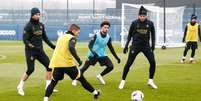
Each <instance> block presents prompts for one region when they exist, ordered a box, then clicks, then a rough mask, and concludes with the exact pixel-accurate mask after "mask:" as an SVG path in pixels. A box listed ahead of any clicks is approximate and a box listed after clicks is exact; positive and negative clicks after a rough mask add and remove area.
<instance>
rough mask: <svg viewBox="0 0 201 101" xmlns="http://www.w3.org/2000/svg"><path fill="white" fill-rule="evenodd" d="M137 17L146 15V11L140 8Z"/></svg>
mask: <svg viewBox="0 0 201 101" xmlns="http://www.w3.org/2000/svg"><path fill="white" fill-rule="evenodd" d="M139 15H147V10H146V9H145V8H144V7H143V6H141V7H140V10H139Z"/></svg>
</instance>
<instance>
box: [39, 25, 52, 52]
mask: <svg viewBox="0 0 201 101" xmlns="http://www.w3.org/2000/svg"><path fill="white" fill-rule="evenodd" d="M42 31H43V34H42V37H43V40H44V41H45V43H47V44H48V46H50V47H51V48H52V49H55V45H54V44H52V42H51V41H50V40H49V39H48V37H47V34H46V31H45V27H44V25H43V30H42Z"/></svg>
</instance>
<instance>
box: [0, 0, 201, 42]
mask: <svg viewBox="0 0 201 101" xmlns="http://www.w3.org/2000/svg"><path fill="white" fill-rule="evenodd" d="M0 2H1V3H0V40H21V39H22V32H23V27H24V26H25V24H26V23H27V22H28V21H29V19H30V9H31V8H32V7H38V8H40V10H41V12H42V17H41V22H43V23H44V24H45V26H46V31H47V34H48V37H49V38H50V39H51V40H56V39H57V37H58V36H59V35H61V34H63V33H64V32H65V31H66V28H67V26H68V25H69V24H71V23H76V24H78V25H80V27H81V33H80V36H79V40H80V41H88V40H89V39H90V38H89V35H90V34H93V33H94V32H96V31H97V30H98V29H99V25H100V23H101V22H102V21H103V20H109V21H110V22H111V24H112V26H111V28H110V35H111V36H112V39H113V40H114V41H120V40H121V36H120V33H121V32H122V30H121V24H122V3H129V4H142V5H144V4H153V5H154V6H157V7H164V4H165V7H167V8H168V7H184V11H182V13H181V12H178V13H181V14H183V15H181V16H182V19H183V20H182V29H181V30H182V31H183V30H184V27H185V24H186V23H188V22H189V20H190V16H191V14H193V13H195V14H196V15H197V16H198V20H200V16H201V1H200V0H0ZM130 9H131V10H132V11H133V8H130ZM137 12H138V11H137V10H136V13H137ZM127 15H133V13H129V14H127ZM127 15H126V16H127ZM172 16H175V15H174V14H173V15H172ZM134 19H135V18H134V17H133V19H132V17H131V18H130V19H129V21H127V22H128V23H125V25H127V26H130V24H131V20H134ZM124 20H125V19H124ZM171 20H174V19H171ZM161 23H164V21H163V22H161ZM166 24H168V21H166ZM181 33H182V32H181Z"/></svg>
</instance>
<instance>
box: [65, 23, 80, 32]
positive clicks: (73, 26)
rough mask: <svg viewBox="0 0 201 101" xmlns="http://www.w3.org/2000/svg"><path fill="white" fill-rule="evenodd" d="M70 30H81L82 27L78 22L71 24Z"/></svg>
mask: <svg viewBox="0 0 201 101" xmlns="http://www.w3.org/2000/svg"><path fill="white" fill-rule="evenodd" d="M68 30H69V31H72V30H80V27H79V26H78V25H76V24H71V25H70V27H69V29H68Z"/></svg>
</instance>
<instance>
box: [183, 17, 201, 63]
mask: <svg viewBox="0 0 201 101" xmlns="http://www.w3.org/2000/svg"><path fill="white" fill-rule="evenodd" d="M196 19H197V16H195V15H194V14H192V15H191V21H190V22H189V23H188V24H187V25H186V28H185V32H184V37H183V42H186V46H185V48H184V53H183V57H182V59H181V61H180V62H181V63H184V62H185V60H186V55H187V52H188V50H189V49H191V50H192V53H191V58H190V63H195V59H194V56H195V50H196V49H197V47H198V45H197V42H198V38H199V39H200V40H201V36H200V25H199V24H198V23H197V21H196Z"/></svg>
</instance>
